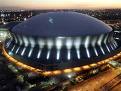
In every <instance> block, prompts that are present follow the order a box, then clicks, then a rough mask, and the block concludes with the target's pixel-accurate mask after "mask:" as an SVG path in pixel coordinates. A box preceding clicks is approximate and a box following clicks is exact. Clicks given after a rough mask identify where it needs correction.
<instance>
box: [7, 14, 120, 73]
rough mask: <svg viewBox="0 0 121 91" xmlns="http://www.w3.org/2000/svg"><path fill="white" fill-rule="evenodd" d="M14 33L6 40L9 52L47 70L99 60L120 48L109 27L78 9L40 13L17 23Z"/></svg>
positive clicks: (21, 60)
mask: <svg viewBox="0 0 121 91" xmlns="http://www.w3.org/2000/svg"><path fill="white" fill-rule="evenodd" d="M12 35H13V38H12V39H11V40H10V41H6V43H5V50H6V51H7V52H8V54H9V55H11V56H12V57H13V58H15V59H17V60H18V61H20V62H22V63H24V64H27V65H30V66H32V67H35V68H38V69H42V70H48V71H50V70H59V69H68V68H74V67H80V66H83V65H88V64H92V63H97V62H99V61H101V60H103V59H106V58H107V57H109V56H108V55H110V54H111V53H113V52H114V50H116V49H117V48H118V44H117V42H116V41H115V40H114V38H113V36H112V35H113V32H112V29H111V28H110V27H108V26H107V25H105V24H104V23H103V22H101V21H99V20H97V19H95V18H92V17H90V16H87V15H84V14H78V13H75V12H53V13H45V14H42V15H41V14H40V15H37V16H35V17H33V18H31V19H29V20H27V21H24V22H23V23H20V24H18V25H16V26H15V27H14V28H13V29H12ZM100 59H101V60H100Z"/></svg>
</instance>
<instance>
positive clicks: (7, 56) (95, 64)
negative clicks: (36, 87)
mask: <svg viewBox="0 0 121 91" xmlns="http://www.w3.org/2000/svg"><path fill="white" fill-rule="evenodd" d="M3 54H4V56H5V57H6V58H7V59H8V60H9V61H10V62H12V63H14V64H16V65H17V66H20V67H22V68H23V69H27V70H30V71H32V72H35V73H38V74H41V75H43V76H52V75H60V74H64V73H71V72H80V71H82V70H87V69H91V68H92V67H96V66H97V65H102V64H106V63H107V62H109V61H112V60H115V59H117V58H121V52H120V53H118V54H116V55H114V56H112V57H110V58H108V59H105V60H102V61H100V62H97V63H92V64H90V65H84V66H81V67H74V68H68V69H63V70H54V71H45V70H41V69H37V68H34V67H31V66H29V65H26V64H24V63H21V62H20V61H18V60H16V59H15V58H13V57H11V56H10V55H9V54H8V53H7V52H6V51H5V48H4V47H3Z"/></svg>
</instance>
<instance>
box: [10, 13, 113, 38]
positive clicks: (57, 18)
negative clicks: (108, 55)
mask: <svg viewBox="0 0 121 91" xmlns="http://www.w3.org/2000/svg"><path fill="white" fill-rule="evenodd" d="M111 30H112V29H111V28H110V27H109V26H107V25H106V24H104V23H103V22H101V21H100V20H98V19H96V18H93V17H90V16H88V15H85V14H80V13H76V12H49V13H43V14H39V15H37V16H34V17H32V18H30V19H28V20H27V21H24V22H22V23H20V24H18V25H17V26H15V27H14V28H13V29H12V31H13V32H14V33H17V34H22V35H23V34H24V35H29V36H39V37H57V36H80V35H81V36H82V35H98V34H104V33H108V32H110V31H111Z"/></svg>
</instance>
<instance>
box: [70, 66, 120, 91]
mask: <svg viewBox="0 0 121 91" xmlns="http://www.w3.org/2000/svg"><path fill="white" fill-rule="evenodd" d="M120 74H121V69H113V68H112V69H109V70H107V71H105V72H101V73H99V74H98V75H96V76H95V77H92V78H91V79H88V80H85V81H84V82H82V83H79V84H76V85H71V86H70V87H69V88H68V91H104V89H102V88H103V87H104V88H105V87H107V88H108V86H110V85H111V84H118V83H119V82H120V81H119V82H117V81H118V79H120V78H121V75H120ZM118 76H120V77H118ZM115 78H116V79H115ZM113 79H115V81H112V80H113ZM111 81H112V83H111ZM116 82H117V83H116ZM107 83H108V85H107ZM105 91H109V90H108V89H105Z"/></svg>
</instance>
